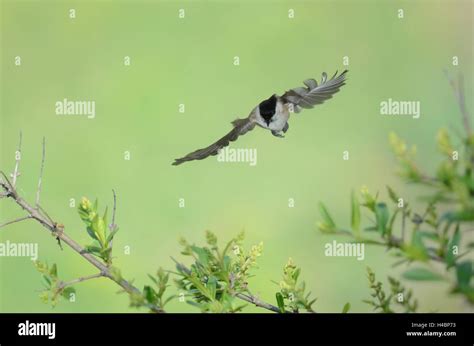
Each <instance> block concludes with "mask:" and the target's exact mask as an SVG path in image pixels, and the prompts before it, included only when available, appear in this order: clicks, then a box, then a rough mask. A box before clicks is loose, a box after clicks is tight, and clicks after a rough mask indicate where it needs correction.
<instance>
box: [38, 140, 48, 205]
mask: <svg viewBox="0 0 474 346" xmlns="http://www.w3.org/2000/svg"><path fill="white" fill-rule="evenodd" d="M45 154H46V139H45V138H44V137H43V152H42V155H41V168H40V175H39V179H38V190H37V191H36V209H39V202H40V195H41V182H42V180H43V170H44V159H45Z"/></svg>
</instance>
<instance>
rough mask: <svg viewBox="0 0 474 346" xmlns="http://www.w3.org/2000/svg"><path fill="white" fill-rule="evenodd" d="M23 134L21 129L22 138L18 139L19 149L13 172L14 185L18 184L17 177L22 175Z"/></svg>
mask: <svg viewBox="0 0 474 346" xmlns="http://www.w3.org/2000/svg"><path fill="white" fill-rule="evenodd" d="M22 137H23V134H22V133H21V131H20V139H19V141H18V150H17V151H16V153H15V161H16V162H15V170H14V171H13V174H12V185H13V187H15V186H16V179H17V177H18V176H19V175H20V172H19V171H18V169H19V167H20V161H21V140H22Z"/></svg>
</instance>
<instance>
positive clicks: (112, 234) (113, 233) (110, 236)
mask: <svg viewBox="0 0 474 346" xmlns="http://www.w3.org/2000/svg"><path fill="white" fill-rule="evenodd" d="M118 230H119V229H118V227H116V228H115V229H113V230H112V232H110V233H109V236H108V237H107V243H110V242H111V241H112V240H113V239H114V236H115V234H116V233H117V232H118Z"/></svg>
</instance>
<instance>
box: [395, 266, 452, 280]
mask: <svg viewBox="0 0 474 346" xmlns="http://www.w3.org/2000/svg"><path fill="white" fill-rule="evenodd" d="M402 277H404V278H405V279H407V280H415V281H438V280H443V277H442V276H441V275H439V274H436V273H433V272H432V271H430V270H428V269H424V268H413V269H409V270H407V271H406V272H404V273H403V274H402Z"/></svg>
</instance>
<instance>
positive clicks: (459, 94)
mask: <svg viewBox="0 0 474 346" xmlns="http://www.w3.org/2000/svg"><path fill="white" fill-rule="evenodd" d="M445 74H446V77H447V78H448V81H449V84H450V85H451V88H452V89H453V92H454V96H455V97H456V100H457V101H458V105H459V109H460V111H461V115H462V120H463V124H464V129H465V130H466V134H467V136H468V137H470V136H471V133H472V130H471V122H470V119H471V116H470V114H469V111H468V110H467V108H466V101H465V98H464V78H463V76H462V74H459V77H458V83H457V84H456V82H455V81H454V80H453V79H452V78H451V76H450V75H449V74H448V72H447V71H446V70H445Z"/></svg>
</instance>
